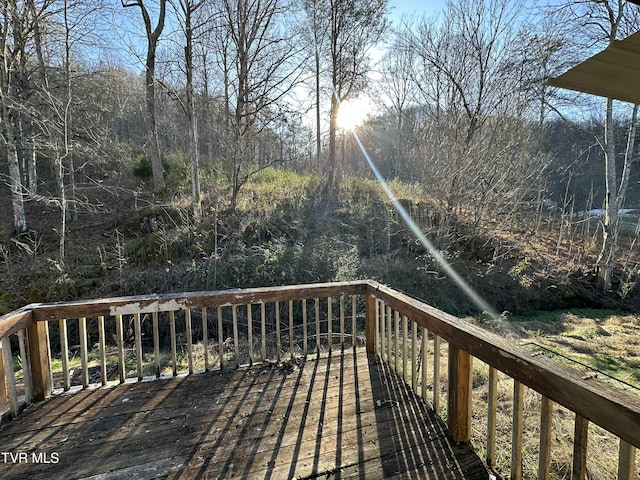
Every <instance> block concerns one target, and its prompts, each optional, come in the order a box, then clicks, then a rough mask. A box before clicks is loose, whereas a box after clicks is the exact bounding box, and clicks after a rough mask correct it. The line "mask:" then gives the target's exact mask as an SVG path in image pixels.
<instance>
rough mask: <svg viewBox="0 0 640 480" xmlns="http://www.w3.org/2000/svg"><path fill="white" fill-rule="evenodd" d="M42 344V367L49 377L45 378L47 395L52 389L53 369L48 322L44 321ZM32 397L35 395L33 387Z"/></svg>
mask: <svg viewBox="0 0 640 480" xmlns="http://www.w3.org/2000/svg"><path fill="white" fill-rule="evenodd" d="M40 323H42V322H40ZM44 345H45V346H44V349H43V352H42V353H43V356H44V358H43V365H42V368H44V369H46V375H47V376H48V377H49V378H48V379H47V381H48V384H47V385H46V388H47V395H48V394H50V393H51V392H52V391H53V369H52V368H51V337H50V336H49V322H44ZM36 368H37V367H36ZM34 397H36V394H35V389H34Z"/></svg>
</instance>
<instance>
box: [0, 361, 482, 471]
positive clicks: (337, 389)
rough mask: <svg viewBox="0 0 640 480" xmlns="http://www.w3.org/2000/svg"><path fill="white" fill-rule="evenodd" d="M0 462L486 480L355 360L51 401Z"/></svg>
mask: <svg viewBox="0 0 640 480" xmlns="http://www.w3.org/2000/svg"><path fill="white" fill-rule="evenodd" d="M376 401H380V402H382V406H378V405H377V403H376ZM0 451H2V452H11V453H13V454H14V455H15V454H17V453H20V452H26V453H27V462H25V463H12V462H11V461H10V459H6V460H9V461H5V462H4V463H2V461H3V458H1V457H0V477H1V478H3V479H13V478H15V479H18V478H30V479H31V480H38V479H49V478H67V479H81V478H91V479H93V480H98V479H121V478H122V479H124V478H127V479H128V478H138V479H155V478H170V479H191V478H202V479H205V478H207V479H213V478H249V479H254V478H255V479H287V480H290V479H293V478H296V479H298V480H300V479H313V478H343V479H355V478H359V479H362V478H366V479H382V478H433V479H470V480H475V479H486V478H488V474H487V472H486V470H485V468H484V466H483V465H482V462H481V461H480V459H479V458H478V457H477V455H475V453H474V452H473V451H472V449H471V448H470V447H469V446H455V445H452V444H451V442H450V441H449V440H448V438H447V433H446V427H445V425H444V424H443V422H442V420H441V419H440V418H439V417H437V416H436V415H435V414H434V412H433V411H432V410H430V409H429V408H428V406H427V405H426V404H425V403H424V402H423V401H422V400H421V399H420V398H419V397H418V396H417V395H415V394H414V393H413V392H412V391H411V389H410V388H409V387H408V386H407V385H406V384H405V383H404V382H403V381H401V379H400V378H399V377H398V376H397V375H396V374H395V372H392V371H391V370H390V368H389V367H388V366H387V365H386V364H384V363H381V362H380V361H379V359H378V358H377V357H376V356H374V355H367V354H366V352H365V351H364V350H361V349H358V350H357V352H356V353H353V351H351V350H349V351H346V352H345V353H344V354H340V353H336V352H335V351H334V352H333V354H332V355H331V356H321V357H320V358H318V359H316V358H313V359H308V360H307V361H306V362H304V363H302V364H301V365H300V366H298V367H296V368H294V369H289V368H279V367H278V366H276V365H272V364H265V365H256V366H253V367H243V368H240V369H237V370H233V371H223V372H221V371H212V372H206V373H202V374H198V375H192V376H188V377H178V378H172V379H161V380H156V381H152V382H139V383H133V384H124V385H118V386H109V387H103V388H99V389H94V390H84V391H80V392H77V393H73V394H65V395H59V396H56V397H53V398H51V399H49V400H46V401H45V402H42V403H40V404H37V405H35V406H33V407H31V408H29V409H27V410H26V411H24V412H23V413H21V414H20V415H19V416H18V417H17V418H15V419H13V420H12V421H10V422H9V423H8V424H6V425H5V426H4V427H3V428H2V430H0ZM33 454H35V456H34V455H33ZM43 454H44V456H43ZM38 456H39V457H38ZM5 458H6V456H5ZM23 458H24V457H23ZM56 458H57V460H58V461H57V462H56V463H38V462H37V461H36V460H39V461H40V462H42V461H43V460H44V461H46V460H49V461H51V462H53V460H54V459H56Z"/></svg>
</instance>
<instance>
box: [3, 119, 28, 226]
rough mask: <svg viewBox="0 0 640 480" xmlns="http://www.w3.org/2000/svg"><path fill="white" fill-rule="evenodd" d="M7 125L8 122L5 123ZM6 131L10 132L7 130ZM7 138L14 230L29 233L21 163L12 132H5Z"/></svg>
mask: <svg viewBox="0 0 640 480" xmlns="http://www.w3.org/2000/svg"><path fill="white" fill-rule="evenodd" d="M5 123H6V122H5ZM6 130H10V129H9V128H7V129H6ZM5 135H6V136H7V138H6V142H7V145H6V146H7V159H8V161H9V177H10V179H11V204H12V207H13V229H14V230H15V232H16V233H23V232H26V231H27V217H26V215H25V213H24V200H23V198H22V195H23V188H22V182H21V179H20V163H19V161H18V152H17V150H16V144H15V143H14V140H13V138H12V133H10V131H5Z"/></svg>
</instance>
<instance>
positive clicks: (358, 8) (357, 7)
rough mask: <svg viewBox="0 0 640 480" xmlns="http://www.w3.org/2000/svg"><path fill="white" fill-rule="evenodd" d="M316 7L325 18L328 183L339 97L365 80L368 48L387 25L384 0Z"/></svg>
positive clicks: (335, 0) (331, 0) (357, 0)
mask: <svg viewBox="0 0 640 480" xmlns="http://www.w3.org/2000/svg"><path fill="white" fill-rule="evenodd" d="M318 6H319V7H324V8H328V11H322V12H321V13H320V15H322V16H323V17H325V18H328V19H329V20H328V22H329V28H328V29H327V35H328V37H329V38H328V39H327V40H328V42H327V43H328V44H329V47H328V48H327V52H328V55H329V58H328V71H329V75H330V82H331V85H330V88H331V92H332V94H331V108H330V112H329V160H328V177H329V183H330V184H333V183H334V180H335V173H336V130H337V125H338V110H339V105H340V101H342V100H347V99H349V98H352V97H354V96H356V95H357V94H358V93H359V92H361V91H362V89H363V88H364V87H365V86H366V84H367V74H368V72H369V68H370V65H369V52H370V49H371V48H372V47H373V46H374V45H375V44H376V43H377V42H378V41H379V40H380V38H381V36H382V34H383V32H384V30H385V28H386V26H387V17H386V13H387V0H355V1H351V2H345V1H341V0H328V1H327V2H324V3H323V4H320V5H318Z"/></svg>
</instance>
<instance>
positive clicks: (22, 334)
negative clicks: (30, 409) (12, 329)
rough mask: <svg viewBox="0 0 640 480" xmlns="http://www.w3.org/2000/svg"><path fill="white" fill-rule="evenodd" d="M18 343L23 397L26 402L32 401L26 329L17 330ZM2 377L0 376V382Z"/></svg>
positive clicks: (31, 381)
mask: <svg viewBox="0 0 640 480" xmlns="http://www.w3.org/2000/svg"><path fill="white" fill-rule="evenodd" d="M18 344H19V347H20V358H22V381H23V383H24V397H25V401H26V402H27V403H31V402H32V401H33V378H32V377H31V360H30V359H29V344H28V343H27V338H26V330H25V329H20V330H18ZM1 381H2V378H1V376H0V382H1Z"/></svg>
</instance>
